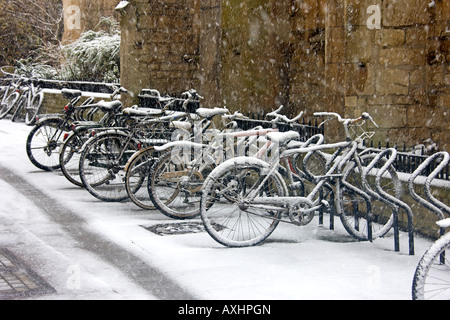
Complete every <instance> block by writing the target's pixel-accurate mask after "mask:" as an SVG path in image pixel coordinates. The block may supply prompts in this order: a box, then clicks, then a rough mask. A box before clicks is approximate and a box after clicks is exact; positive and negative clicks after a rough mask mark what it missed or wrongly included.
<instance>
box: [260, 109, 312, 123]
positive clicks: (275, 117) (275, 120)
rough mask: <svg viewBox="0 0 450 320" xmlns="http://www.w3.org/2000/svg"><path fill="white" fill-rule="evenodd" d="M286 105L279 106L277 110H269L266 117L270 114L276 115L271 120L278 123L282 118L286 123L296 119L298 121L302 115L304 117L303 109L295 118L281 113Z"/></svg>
mask: <svg viewBox="0 0 450 320" xmlns="http://www.w3.org/2000/svg"><path fill="white" fill-rule="evenodd" d="M283 108H284V106H281V107H279V108H278V109H277V110H275V111H272V112H269V113H268V114H267V115H266V117H268V116H270V117H274V119H273V120H271V122H273V123H276V122H278V121H280V120H282V121H284V122H286V123H294V122H296V121H298V120H299V119H300V118H301V117H303V111H302V112H300V113H299V114H298V115H297V116H296V117H295V118H292V119H289V118H288V117H286V116H285V115H282V114H280V111H281V110H283Z"/></svg>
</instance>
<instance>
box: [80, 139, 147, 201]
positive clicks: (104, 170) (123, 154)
mask: <svg viewBox="0 0 450 320" xmlns="http://www.w3.org/2000/svg"><path fill="white" fill-rule="evenodd" d="M137 150H138V144H137V143H136V142H133V141H131V142H130V143H128V136H127V135H126V134H123V135H122V134H118V133H114V134H106V135H101V136H98V137H96V138H93V139H92V140H90V141H88V142H86V145H85V147H84V148H83V151H82V152H81V155H80V163H79V170H80V178H81V182H82V183H83V186H84V187H85V188H86V190H87V191H89V193H90V194H92V195H93V196H94V197H96V198H97V199H100V200H102V201H105V202H122V201H125V200H127V199H128V194H127V190H126V186H125V165H126V164H127V162H128V160H129V159H130V157H131V156H132V155H133V154H134V153H135V152H136V151H137Z"/></svg>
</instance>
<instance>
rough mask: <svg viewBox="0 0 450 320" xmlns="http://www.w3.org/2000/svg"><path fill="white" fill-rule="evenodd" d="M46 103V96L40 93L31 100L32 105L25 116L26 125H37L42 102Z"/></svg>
mask: <svg viewBox="0 0 450 320" xmlns="http://www.w3.org/2000/svg"><path fill="white" fill-rule="evenodd" d="M43 101H44V94H43V93H42V92H39V93H38V94H37V95H35V96H34V97H33V99H32V100H31V104H30V105H29V106H28V107H27V111H26V114H25V123H26V124H27V125H29V126H31V125H33V124H34V123H36V116H37V115H38V113H39V111H41V107H42V102H43Z"/></svg>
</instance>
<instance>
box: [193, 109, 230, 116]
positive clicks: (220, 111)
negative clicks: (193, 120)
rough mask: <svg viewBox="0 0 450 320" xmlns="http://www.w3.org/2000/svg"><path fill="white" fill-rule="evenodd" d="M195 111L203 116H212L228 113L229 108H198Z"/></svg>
mask: <svg viewBox="0 0 450 320" xmlns="http://www.w3.org/2000/svg"><path fill="white" fill-rule="evenodd" d="M195 112H196V113H197V114H198V115H199V116H200V117H202V118H212V117H214V116H218V115H223V114H227V113H228V109H225V108H214V109H208V108H198V109H197V110H196V111H195Z"/></svg>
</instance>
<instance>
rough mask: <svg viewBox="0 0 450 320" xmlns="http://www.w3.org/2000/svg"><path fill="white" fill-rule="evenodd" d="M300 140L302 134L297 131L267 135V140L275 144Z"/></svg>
mask: <svg viewBox="0 0 450 320" xmlns="http://www.w3.org/2000/svg"><path fill="white" fill-rule="evenodd" d="M299 138H300V134H299V133H298V132H296V131H288V132H270V133H268V134H267V139H269V140H271V141H273V142H275V143H285V142H288V141H291V140H296V139H299Z"/></svg>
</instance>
